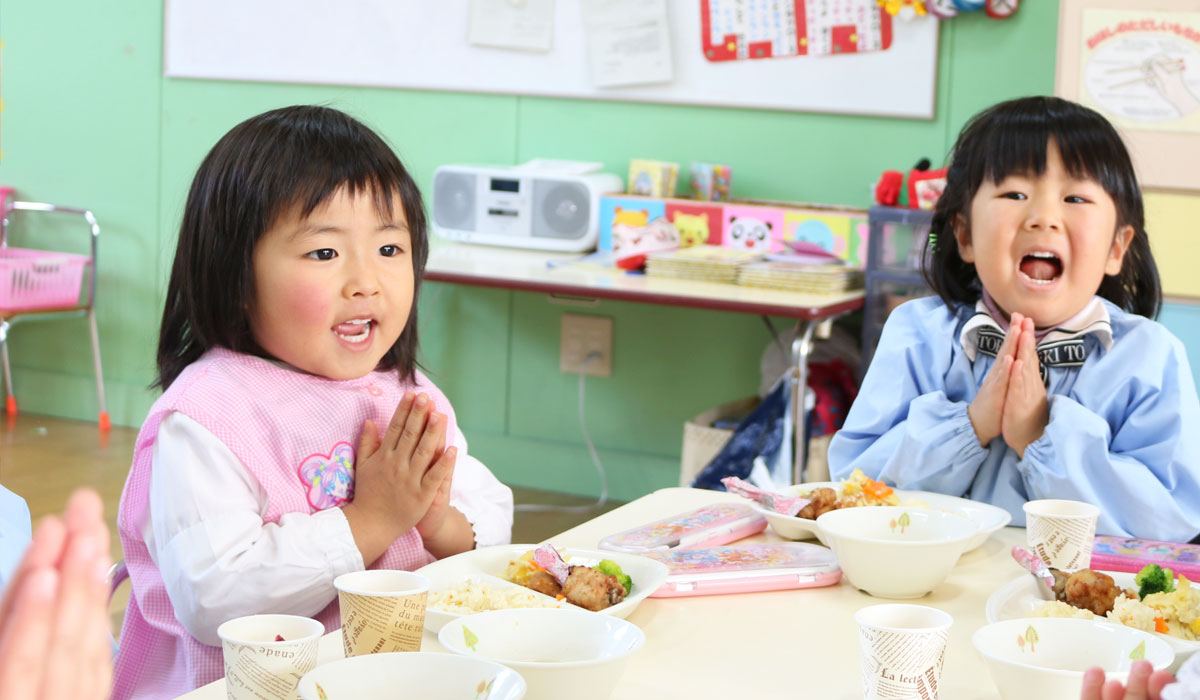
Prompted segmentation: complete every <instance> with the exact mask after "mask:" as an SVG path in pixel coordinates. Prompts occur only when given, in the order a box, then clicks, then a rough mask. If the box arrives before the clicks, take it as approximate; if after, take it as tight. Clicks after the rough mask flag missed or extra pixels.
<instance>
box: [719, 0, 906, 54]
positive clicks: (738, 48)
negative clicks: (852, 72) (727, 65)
mask: <svg viewBox="0 0 1200 700" xmlns="http://www.w3.org/2000/svg"><path fill="white" fill-rule="evenodd" d="M700 32H701V42H702V44H703V50H704V57H705V58H707V59H708V60H710V61H740V60H745V59H757V58H783V57H787V56H821V55H833V54H848V53H858V52H860V51H883V50H886V49H888V48H889V47H891V45H892V16H891V15H889V14H888V13H887V11H886V10H884V9H883V8H882V7H880V6H879V3H877V2H876V1H875V0H700Z"/></svg>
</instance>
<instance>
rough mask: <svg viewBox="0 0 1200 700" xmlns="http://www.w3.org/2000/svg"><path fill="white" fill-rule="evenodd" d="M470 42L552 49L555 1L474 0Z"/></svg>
mask: <svg viewBox="0 0 1200 700" xmlns="http://www.w3.org/2000/svg"><path fill="white" fill-rule="evenodd" d="M467 42H468V43H470V44H473V45H475V46H488V47H492V48H498V49H516V50H518V51H541V52H549V51H550V50H551V49H553V48H554V0H471V8H470V15H469V17H468V29H467Z"/></svg>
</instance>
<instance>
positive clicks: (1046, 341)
mask: <svg viewBox="0 0 1200 700" xmlns="http://www.w3.org/2000/svg"><path fill="white" fill-rule="evenodd" d="M997 332H998V333H999V335H1000V339H1001V341H1003V338H1004V334H1005V333H1007V332H1008V327H1007V325H1001V324H1000V323H999V322H997V321H996V319H994V318H992V315H991V314H990V313H988V309H987V305H986V304H984V303H983V299H980V300H979V301H977V302H975V314H974V315H973V316H971V318H969V319H967V322H966V323H965V324H964V325H963V328H962V333H961V334H960V335H959V342H960V343H961V344H962V349H963V352H965V353H966V354H967V359H969V360H971V362H974V361H975V356H976V353H977V352H978V351H979V350H980V348H981V344H982V345H983V346H988V345H991V344H994V343H995V336H996V333H997ZM1089 334H1092V335H1095V336H1096V339H1097V340H1099V341H1100V344H1101V345H1103V346H1104V349H1105V350H1111V349H1112V345H1113V337H1112V320H1111V319H1110V318H1109V315H1108V307H1107V306H1105V305H1104V302H1103V301H1102V300H1101V299H1100V297H1092V300H1091V301H1089V302H1088V303H1087V305H1086V306H1084V307H1083V310H1082V311H1080V312H1079V313H1077V314H1075V315H1074V316H1072V317H1071V318H1069V319H1067V320H1066V321H1063V322H1062V323H1060V324H1058V325H1057V326H1055V327H1054V328H1051V329H1050V330H1049V331H1048V332H1047V333H1045V335H1043V336H1042V338H1041V339H1040V340H1038V344H1037V346H1038V350H1039V351H1040V350H1043V349H1045V348H1047V347H1053V346H1054V345H1055V344H1061V343H1062V342H1063V341H1068V340H1076V339H1081V338H1083V337H1084V336H1086V335H1089ZM980 336H983V338H984V339H983V341H982V343H981V341H980ZM996 347H997V349H998V348H999V346H998V345H996ZM984 353H985V354H991V355H994V354H995V353H994V352H991V353H989V352H987V349H986V348H985V349H984Z"/></svg>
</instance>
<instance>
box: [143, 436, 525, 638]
mask: <svg viewBox="0 0 1200 700" xmlns="http://www.w3.org/2000/svg"><path fill="white" fill-rule="evenodd" d="M452 444H453V445H454V446H455V447H457V448H458V457H457V460H456V462H455V467H454V481H453V484H452V486H451V491H450V505H451V506H453V507H454V508H456V509H458V510H459V511H460V512H462V514H463V515H464V516H466V518H467V520H468V521H469V522H470V523H471V527H472V529H473V530H474V533H475V545H476V546H478V547H483V546H488V545H494V544H505V543H507V542H509V540H510V538H511V536H512V513H513V499H512V491H511V490H510V489H509V488H508V487H507V486H505V485H504V484H502V483H500V481H499V480H497V479H496V477H495V476H493V475H492V473H491V472H490V471H489V470H488V469H487V467H485V466H484V465H483V464H482V463H480V462H479V460H477V459H475V458H474V457H471V456H469V455H468V453H467V443H466V439H465V438H464V437H463V436H462V431H455V436H454V440H453V443H452ZM149 501H150V517H149V519H148V521H147V524H146V527H145V530H144V531H143V533H142V534H143V537H144V539H145V542H146V547H147V549H148V550H149V552H150V557H151V558H152V559H153V561H154V563H155V565H156V566H157V567H158V570H159V571H160V572H162V577H163V582H164V584H165V586H166V589H167V595H168V596H169V597H170V599H171V604H172V606H173V607H174V609H175V616H176V618H177V619H178V620H179V622H180V623H181V624H182V625H183V626H184V627H185V628H186V629H187V631H188V632H190V633H191V634H192V635H193V636H195V637H196V638H197V639H199V640H200V641H201V642H203V643H205V644H212V645H219V644H220V643H221V642H220V639H219V638H218V637H217V626H218V625H220V624H221V623H222V622H225V621H226V620H229V619H232V618H234V617H239V616H242V615H249V614H255V613H267V612H271V613H289V614H294V615H305V616H311V615H315V614H317V613H318V612H320V611H321V610H322V609H324V608H325V606H327V605H328V604H329V603H330V601H332V600H333V599H334V598H335V597H336V591H335V590H334V588H333V579H334V578H336V577H337V576H339V575H341V574H344V573H348V572H352V571H361V570H363V569H364V568H366V567H365V564H364V562H363V559H362V555H361V554H360V553H359V551H358V547H357V546H356V545H355V543H354V535H353V533H351V531H350V525H349V523H348V522H347V521H346V516H345V514H344V513H343V512H342V509H341V508H328V509H326V510H322V511H318V512H316V513H312V514H304V513H287V514H285V515H283V517H281V518H280V519H279V522H277V523H266V522H264V521H263V518H262V515H263V513H265V512H266V510H267V494H266V493H265V492H264V491H263V489H262V488H261V486H260V485H259V483H258V481H257V480H256V479H255V478H254V477H253V476H252V475H251V474H250V472H249V471H247V470H246V469H245V467H244V466H243V465H242V463H241V461H240V460H238V458H237V457H236V456H234V454H233V452H232V451H231V450H230V449H229V448H228V447H227V446H226V445H225V444H224V443H222V442H221V441H220V440H218V439H217V438H216V437H215V436H214V435H213V434H212V433H211V432H209V431H208V430H207V429H205V428H204V427H203V426H201V425H200V424H199V423H197V422H196V421H194V420H192V419H191V418H189V417H187V416H186V415H184V414H182V413H172V414H170V415H169V416H167V417H166V418H165V419H164V420H163V422H162V424H161V425H160V426H159V429H158V436H157V439H156V441H155V444H154V452H153V459H152V468H151V476H150V498H149Z"/></svg>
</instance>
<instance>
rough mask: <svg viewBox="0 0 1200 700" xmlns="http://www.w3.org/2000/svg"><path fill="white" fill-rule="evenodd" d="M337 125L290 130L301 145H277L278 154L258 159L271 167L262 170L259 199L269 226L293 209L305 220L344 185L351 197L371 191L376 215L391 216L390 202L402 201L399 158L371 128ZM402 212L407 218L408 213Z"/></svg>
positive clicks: (403, 185)
mask: <svg viewBox="0 0 1200 700" xmlns="http://www.w3.org/2000/svg"><path fill="white" fill-rule="evenodd" d="M338 126H339V125H337V124H334V125H332V127H333V128H330V125H329V124H328V123H325V124H322V125H321V128H318V129H313V130H312V131H311V132H308V133H302V134H293V135H292V139H293V140H294V141H301V142H300V143H295V142H294V143H291V144H286V145H284V144H280V146H281V147H280V148H279V153H278V154H264V155H266V156H267V157H266V158H264V159H263V161H262V162H264V163H269V164H270V165H267V169H268V172H264V173H263V174H264V175H265V177H264V180H263V186H264V189H265V190H266V191H265V192H263V194H264V197H263V198H262V200H261V201H262V202H263V203H264V204H266V205H267V206H266V207H265V209H266V211H265V212H264V213H265V215H266V216H265V219H266V222H267V225H268V226H269V225H270V224H273V223H274V222H275V221H276V220H278V218H279V217H281V216H283V215H284V214H286V213H288V212H290V211H294V210H296V209H298V210H299V215H300V218H302V219H305V218H308V217H309V216H310V215H311V214H312V213H313V211H315V210H316V209H317V208H319V207H321V206H322V205H324V204H325V203H327V202H328V201H329V199H330V198H331V197H333V196H334V195H336V194H337V193H338V192H339V191H341V190H343V189H344V190H345V191H346V194H348V195H349V196H351V197H354V196H357V195H360V194H368V195H370V196H371V197H372V199H373V200H374V202H375V211H376V213H377V214H378V215H379V218H380V219H382V220H384V221H391V220H393V219H394V218H395V201H394V200H395V198H396V197H401V198H402V199H403V194H404V193H406V192H407V191H408V189H409V187H408V180H409V178H408V176H407V173H406V172H405V171H404V169H403V166H402V165H401V164H400V160H399V159H398V158H396V156H395V154H394V153H393V152H392V150H391V149H390V148H388V146H387V145H386V144H385V143H384V142H383V140H382V139H379V138H378V137H377V136H375V134H374V133H373V132H367V133H363V131H361V130H354V132H353V133H350V132H346V131H343V130H342V129H339V128H337V127H338ZM276 156H277V157H276ZM405 214H406V218H407V219H410V220H411V218H412V216H411V213H410V212H405ZM409 225H410V226H411V225H412V224H411V221H410V224H409ZM264 228H265V227H264Z"/></svg>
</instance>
